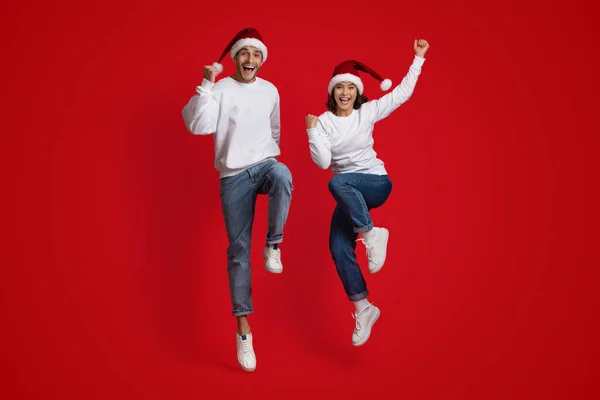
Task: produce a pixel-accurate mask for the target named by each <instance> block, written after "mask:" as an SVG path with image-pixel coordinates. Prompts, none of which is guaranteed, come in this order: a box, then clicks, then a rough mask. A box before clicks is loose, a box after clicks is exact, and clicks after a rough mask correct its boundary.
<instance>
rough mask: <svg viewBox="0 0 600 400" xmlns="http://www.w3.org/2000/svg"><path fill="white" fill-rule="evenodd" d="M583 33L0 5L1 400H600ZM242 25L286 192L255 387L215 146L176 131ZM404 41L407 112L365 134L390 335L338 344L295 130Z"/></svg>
mask: <svg viewBox="0 0 600 400" xmlns="http://www.w3.org/2000/svg"><path fill="white" fill-rule="evenodd" d="M589 3H590V4H591V2H589ZM597 20H598V15H594V13H593V11H592V9H591V8H589V7H588V5H586V4H584V3H583V2H581V1H577V0H574V1H571V2H564V4H560V3H551V2H544V1H539V0H534V1H531V2H526V3H523V2H519V1H508V2H496V3H494V2H482V1H477V2H476V1H469V0H467V1H458V2H441V1H432V2H425V3H422V2H410V3H407V2H395V1H385V2H375V3H367V2H349V1H348V2H329V3H328V2H316V1H312V0H308V1H302V2H283V3H282V2H275V1H269V2H265V1H260V0H258V1H255V2H249V1H244V2H235V1H229V2H223V3H219V2H206V1H204V2H203V1H188V0H183V1H178V2H173V1H171V2H168V1H145V2H133V1H119V2H112V1H109V2H76V1H64V0H57V1H53V2H50V1H47V2H42V1H35V0H31V1H23V2H16V1H13V2H10V3H9V4H4V5H3V12H2V13H1V16H0V29H1V31H2V38H3V39H2V42H3V46H2V49H3V50H2V52H3V57H2V58H3V61H2V66H1V67H0V68H2V76H3V79H2V80H3V85H2V86H3V89H2V92H3V95H2V98H1V102H2V107H1V113H2V118H1V123H2V135H3V138H4V140H3V142H4V145H3V146H2V148H3V150H4V153H5V154H4V156H3V157H2V163H3V168H2V177H3V179H2V181H3V187H4V194H3V196H2V201H3V207H2V208H3V211H4V212H3V218H2V220H3V224H2V227H3V231H4V232H3V237H4V238H5V239H4V240H3V241H2V242H3V251H2V255H3V261H2V266H1V275H0V284H1V295H0V299H1V302H0V307H1V308H0V310H1V311H2V325H3V327H2V329H1V330H0V332H1V333H0V340H1V341H0V351H1V353H0V354H1V360H2V374H1V375H0V376H1V378H0V397H1V398H3V399H61V400H66V399H103V400H104V399H121V398H127V399H192V398H201V399H204V398H215V399H225V398H248V399H250V398H252V399H255V398H256V399H268V398H276V399H281V398H296V397H297V398H307V399H312V398H349V397H355V398H362V397H364V398H371V399H375V398H389V399H392V398H393V399H550V398H552V399H592V398H598V397H597V396H598V395H599V394H600V391H599V389H598V381H597V378H598V365H599V361H600V357H599V351H600V346H599V344H598V338H599V337H600V329H599V326H598V325H599V323H598V315H599V312H598V311H599V307H598V306H599V296H598V289H599V282H600V279H599V278H600V277H599V273H598V264H599V263H598V261H599V259H598V255H597V254H598V250H597V248H598V238H599V236H598V222H599V221H598V211H597V204H598V200H599V199H598V194H597V186H598V168H597V161H596V157H597V154H598V139H597V135H598V132H599V130H598V126H597V124H596V127H595V128H594V125H595V124H594V120H593V117H594V113H595V112H596V111H597V106H598V102H597V93H598V89H599V85H598V78H597V71H598V70H600V65H599V64H598V60H597V52H596V50H595V46H596V45H597V42H598V35H597V30H595V27H594V25H593V24H595V23H596V21H597ZM246 26H252V27H256V28H257V29H259V31H260V32H261V33H262V35H263V37H264V40H265V42H266V44H267V46H268V47H269V60H268V61H267V62H266V63H265V65H264V67H263V68H262V70H261V71H260V76H261V77H263V78H265V79H267V80H269V81H271V82H273V83H274V84H275V85H276V86H277V87H278V89H279V92H280V96H281V116H282V122H281V124H282V128H281V129H282V131H281V135H282V141H281V149H282V156H281V161H283V162H285V163H286V164H287V165H288V166H289V168H290V169H291V171H292V174H293V179H294V181H293V182H294V192H293V199H292V206H291V209H290V215H289V219H288V223H287V226H286V230H285V238H284V243H283V244H282V247H281V248H282V257H283V263H284V266H285V267H284V273H283V274H282V275H280V276H276V275H270V274H268V273H266V271H264V269H263V268H262V246H263V244H264V237H265V234H266V206H267V202H266V199H264V198H262V197H261V198H260V199H259V201H258V204H257V213H256V218H255V224H254V236H253V238H254V241H253V248H252V261H253V295H254V307H255V314H254V315H252V316H251V318H250V323H251V326H252V330H253V332H254V336H255V350H256V354H257V360H258V364H257V370H256V371H255V372H254V373H252V374H249V373H245V372H243V371H242V370H241V368H239V366H238V365H237V360H236V358H235V319H234V317H233V316H232V315H231V307H230V303H229V292H228V284H227V273H226V248H227V240H226V234H225V229H224V224H223V220H222V217H221V211H220V200H219V185H218V175H217V172H216V171H215V170H214V168H213V148H212V145H213V142H212V138H211V137H210V136H205V137H198V136H193V135H191V134H190V133H189V132H187V130H186V129H185V126H184V123H183V119H182V116H181V110H182V108H183V106H184V105H185V104H186V103H187V101H188V100H189V98H190V97H191V96H192V95H193V94H194V90H195V87H196V85H198V84H199V83H200V82H201V79H202V67H203V66H204V65H206V64H211V63H212V62H214V61H216V60H217V58H218V56H219V55H220V54H221V52H222V51H223V49H224V47H225V46H226V44H227V43H228V42H229V40H231V38H232V37H233V35H234V34H235V33H236V32H237V31H238V30H240V29H241V28H243V27H246ZM416 38H425V39H427V40H428V41H429V42H430V44H431V48H430V50H429V52H428V54H427V56H426V58H427V61H426V62H425V65H424V66H423V72H422V74H421V76H420V79H419V82H418V84H417V87H416V90H415V92H414V95H413V97H412V98H411V99H410V100H409V101H408V102H407V103H405V104H404V105H402V106H401V107H400V108H399V109H398V110H397V111H396V112H394V113H393V114H392V115H391V116H390V117H388V118H387V119H386V120H384V121H382V122H380V123H379V124H377V126H376V128H375V150H376V151H377V152H378V154H379V156H380V157H381V158H382V159H383V160H384V162H385V163H386V168H387V170H388V172H389V174H390V176H391V178H392V181H393V183H394V189H393V191H392V195H391V197H390V199H389V200H388V202H387V203H386V204H385V205H384V206H383V207H382V208H380V209H377V210H375V211H373V218H374V220H375V223H376V224H377V225H380V226H386V227H387V228H388V229H389V230H390V246H389V253H388V261H387V262H386V266H385V267H384V269H383V270H382V271H381V272H380V273H379V274H377V275H370V274H368V272H366V274H365V276H366V279H367V284H368V288H369V290H370V291H371V297H370V300H371V301H373V302H375V304H377V305H378V306H379V307H380V308H381V310H382V316H381V318H380V320H379V321H378V322H377V324H376V325H375V328H374V331H373V334H372V336H371V339H370V340H369V341H368V342H367V343H366V344H365V345H364V346H363V347H360V348H354V347H352V345H351V334H352V330H353V327H354V320H353V319H352V318H351V316H350V313H351V312H352V311H353V308H352V304H351V303H350V302H349V301H348V300H347V299H346V297H345V294H344V292H343V289H342V285H341V283H340V281H339V279H338V277H337V275H336V272H335V267H334V265H333V261H332V260H331V257H330V255H329V252H328V229H329V221H330V217H331V212H332V210H333V207H334V202H333V200H332V198H331V196H330V194H329V192H328V189H327V182H328V180H329V179H330V177H331V171H330V170H327V171H322V170H320V169H319V168H318V167H317V166H316V165H315V164H313V162H312V160H311V159H310V153H309V148H308V141H307V136H306V131H305V122H304V117H305V115H306V114H308V113H312V114H320V113H322V112H323V111H324V110H325V106H324V103H325V100H326V88H327V83H328V81H329V78H330V76H331V72H332V69H333V67H334V66H335V65H336V64H337V63H338V62H340V61H342V60H345V59H349V58H353V59H354V58H355V59H359V60H361V61H363V62H365V63H367V64H368V65H369V66H371V67H372V68H374V69H375V70H376V71H377V72H379V73H380V74H382V75H383V76H384V77H389V78H391V79H392V80H393V82H394V84H398V83H400V81H401V79H402V78H403V77H404V75H405V74H406V72H407V70H408V67H409V65H410V63H411V61H412V58H413V49H412V45H413V41H414V39H416ZM223 64H224V66H225V70H224V72H223V75H222V76H226V75H229V74H232V73H233V72H234V65H233V62H232V61H231V60H230V59H225V60H224V61H223ZM363 81H364V83H365V94H366V95H367V96H369V97H370V98H377V97H379V96H381V94H382V92H381V91H380V90H379V88H378V82H376V81H375V80H373V79H372V78H371V77H369V76H363ZM357 249H358V257H359V261H360V263H361V265H362V266H363V267H364V266H365V261H366V255H365V254H364V253H363V251H362V249H361V247H360V246H359V247H358V248H357ZM365 271H366V269H365Z"/></svg>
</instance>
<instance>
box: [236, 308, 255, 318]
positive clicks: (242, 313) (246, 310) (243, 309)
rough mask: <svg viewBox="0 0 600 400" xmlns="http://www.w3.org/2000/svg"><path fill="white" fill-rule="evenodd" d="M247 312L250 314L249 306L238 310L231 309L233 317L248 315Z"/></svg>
mask: <svg viewBox="0 0 600 400" xmlns="http://www.w3.org/2000/svg"><path fill="white" fill-rule="evenodd" d="M248 314H252V309H251V308H240V309H238V310H234V311H233V315H234V316H235V317H241V316H242V315H248Z"/></svg>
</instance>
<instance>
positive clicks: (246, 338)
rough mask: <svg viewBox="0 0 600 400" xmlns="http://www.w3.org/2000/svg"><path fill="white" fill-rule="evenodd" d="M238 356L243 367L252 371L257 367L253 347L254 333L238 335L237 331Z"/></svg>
mask: <svg viewBox="0 0 600 400" xmlns="http://www.w3.org/2000/svg"><path fill="white" fill-rule="evenodd" d="M236 344H237V358H238V362H239V363H240V365H241V366H242V369H244V370H245V371H248V372H252V371H254V370H255V369H256V355H255V354H254V348H253V347H252V334H251V333H248V334H246V335H242V336H240V335H238V334H237V333H236Z"/></svg>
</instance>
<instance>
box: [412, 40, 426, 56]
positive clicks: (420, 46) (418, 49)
mask: <svg viewBox="0 0 600 400" xmlns="http://www.w3.org/2000/svg"><path fill="white" fill-rule="evenodd" d="M414 50H415V54H416V55H417V56H419V57H424V56H425V53H427V50H429V43H427V40H425V39H419V40H415V45H414Z"/></svg>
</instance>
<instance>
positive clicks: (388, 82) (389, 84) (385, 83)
mask: <svg viewBox="0 0 600 400" xmlns="http://www.w3.org/2000/svg"><path fill="white" fill-rule="evenodd" d="M391 87H392V81H391V80H389V79H384V80H382V81H381V85H379V88H380V89H381V90H383V91H384V92H385V91H386V90H389V88H391Z"/></svg>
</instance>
